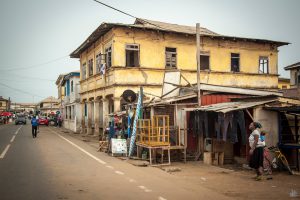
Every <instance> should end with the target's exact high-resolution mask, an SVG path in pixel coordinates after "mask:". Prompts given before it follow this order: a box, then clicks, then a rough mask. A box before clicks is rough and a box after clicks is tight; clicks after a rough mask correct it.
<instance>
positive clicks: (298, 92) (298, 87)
mask: <svg viewBox="0 0 300 200" xmlns="http://www.w3.org/2000/svg"><path fill="white" fill-rule="evenodd" d="M284 69H285V70H289V71H290V77H291V78H290V85H291V87H290V88H289V89H287V90H284V96H286V97H291V98H297V99H300V62H297V63H295V64H292V65H289V66H286V67H285V68H284Z"/></svg>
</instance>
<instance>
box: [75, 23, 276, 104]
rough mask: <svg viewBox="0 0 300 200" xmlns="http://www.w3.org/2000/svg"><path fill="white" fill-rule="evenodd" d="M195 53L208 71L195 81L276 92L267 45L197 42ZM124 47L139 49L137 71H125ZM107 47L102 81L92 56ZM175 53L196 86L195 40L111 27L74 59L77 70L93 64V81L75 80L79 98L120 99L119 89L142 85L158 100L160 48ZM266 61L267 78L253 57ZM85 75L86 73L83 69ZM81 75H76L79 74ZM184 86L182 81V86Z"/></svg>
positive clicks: (271, 51)
mask: <svg viewBox="0 0 300 200" xmlns="http://www.w3.org/2000/svg"><path fill="white" fill-rule="evenodd" d="M201 42H202V43H201V51H206V52H209V54H210V71H208V70H207V71H206V70H205V71H201V77H200V79H201V82H202V83H207V84H213V85H224V86H234V87H244V88H265V89H276V88H278V71H277V62H278V61H277V60H278V51H277V49H276V48H274V47H272V46H271V45H270V44H258V43H254V42H246V41H228V40H221V39H211V38H206V37H202V38H201ZM126 44H139V48H140V51H139V63H140V67H133V68H132V67H126V66H125V63H126V50H125V46H126ZM110 45H111V46H112V66H113V68H112V69H110V70H109V71H107V74H106V76H104V77H102V76H101V75H99V74H98V75H95V72H96V66H95V63H96V62H95V60H96V55H97V54H98V53H99V52H102V53H104V49H105V48H106V47H108V46H110ZM166 47H173V48H176V49H177V69H179V70H181V72H182V74H183V75H184V76H185V77H186V78H187V79H188V80H189V81H190V83H196V72H197V71H196V69H197V68H196V42H195V37H193V36H189V35H179V34H174V33H161V32H156V31H149V30H134V29H128V28H114V29H112V30H111V31H109V32H108V33H107V34H105V36H104V37H101V38H100V39H98V40H97V41H96V42H95V43H94V44H92V45H91V46H90V48H89V49H87V50H86V51H85V52H83V53H82V54H81V55H80V63H81V68H82V65H83V63H86V67H87V68H88V60H89V59H93V61H94V72H93V74H94V75H93V76H91V77H88V80H82V79H81V93H82V94H81V96H82V98H81V99H89V98H92V97H94V98H96V97H97V96H98V97H99V96H101V97H105V96H107V95H113V96H114V97H120V95H121V94H122V92H123V91H124V90H125V89H133V90H136V91H138V87H139V85H143V87H144V91H148V92H149V93H151V92H152V94H154V95H158V96H160V95H161V87H162V82H163V78H164V71H165V48H166ZM231 53H239V54H240V72H239V73H232V72H231V71H230V70H231ZM260 56H265V57H268V58H269V73H270V74H259V73H258V69H259V57H260ZM86 73H87V76H88V74H89V72H88V69H87V70H86ZM81 75H82V73H81ZM183 83H184V82H183Z"/></svg>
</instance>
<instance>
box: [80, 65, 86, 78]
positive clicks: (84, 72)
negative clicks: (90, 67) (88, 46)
mask: <svg viewBox="0 0 300 200" xmlns="http://www.w3.org/2000/svg"><path fill="white" fill-rule="evenodd" d="M81 72H82V75H81V80H85V79H86V63H83V64H82V68H81Z"/></svg>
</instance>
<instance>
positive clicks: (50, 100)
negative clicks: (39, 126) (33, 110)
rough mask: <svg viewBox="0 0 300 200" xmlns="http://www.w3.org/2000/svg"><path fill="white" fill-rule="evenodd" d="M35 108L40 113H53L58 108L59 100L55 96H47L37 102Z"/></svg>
mask: <svg viewBox="0 0 300 200" xmlns="http://www.w3.org/2000/svg"><path fill="white" fill-rule="evenodd" d="M37 110H39V111H40V112H41V114H42V115H49V114H51V113H52V114H55V113H56V112H57V111H58V110H59V101H58V99H56V98H55V97H52V96H50V97H47V98H46V99H44V100H42V101H40V102H39V103H38V104H37Z"/></svg>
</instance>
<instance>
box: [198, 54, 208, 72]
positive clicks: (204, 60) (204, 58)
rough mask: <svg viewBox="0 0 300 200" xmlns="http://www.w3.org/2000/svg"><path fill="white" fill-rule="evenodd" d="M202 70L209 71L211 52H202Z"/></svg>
mask: <svg viewBox="0 0 300 200" xmlns="http://www.w3.org/2000/svg"><path fill="white" fill-rule="evenodd" d="M200 70H209V52H207V51H201V52H200Z"/></svg>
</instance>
